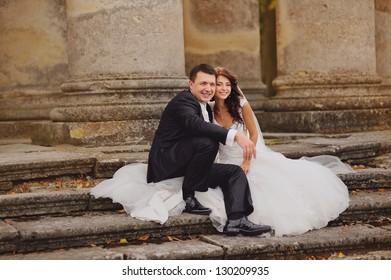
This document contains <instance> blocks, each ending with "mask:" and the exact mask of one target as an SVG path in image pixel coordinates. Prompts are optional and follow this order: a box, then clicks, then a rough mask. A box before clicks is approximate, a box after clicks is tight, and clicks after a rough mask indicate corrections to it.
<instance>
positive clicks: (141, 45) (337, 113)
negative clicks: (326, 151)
mask: <svg viewBox="0 0 391 280" xmlns="http://www.w3.org/2000/svg"><path fill="white" fill-rule="evenodd" d="M260 5H265V6H262V8H265V9H263V10H264V11H265V10H266V13H265V14H266V15H267V17H266V18H265V21H264V22H262V23H261V26H262V27H263V29H262V30H263V32H264V33H266V32H269V33H268V34H269V36H262V38H263V40H262V44H261V34H263V33H261V32H260V22H259V19H260V12H259V11H260V8H261V7H260ZM390 28H391V1H388V0H345V1H339V0H311V1H310V0H289V1H287V0H265V1H258V0H241V1H235V0H214V1H208V0H162V1H153V0H117V1H111V0H55V1H53V0H39V1H34V0H13V1H0V36H1V40H0V101H1V102H0V132H1V133H0V135H1V137H3V138H4V137H29V138H31V139H32V141H33V143H36V144H41V145H56V144H64V143H65V144H74V145H88V146H91V145H92V146H94V145H138V144H149V143H150V141H151V139H152V136H153V133H154V131H155V129H156V126H157V123H158V121H159V118H160V114H161V112H162V110H163V108H164V106H165V104H166V103H167V102H168V101H169V100H170V99H171V98H172V97H173V96H174V95H175V94H176V93H177V92H179V91H180V90H182V89H184V88H187V85H188V78H187V75H188V72H189V71H190V69H191V68H192V67H193V66H194V65H196V64H198V63H209V64H211V65H214V66H224V67H227V68H229V69H231V70H232V71H234V72H236V73H237V74H238V76H239V82H240V86H241V88H242V89H243V91H244V93H245V94H246V96H247V98H248V99H249V100H250V102H251V104H252V107H253V109H254V111H255V112H256V115H257V117H258V119H259V121H260V125H261V128H262V129H263V130H265V131H272V132H316V133H340V132H349V131H364V130H376V129H380V130H383V129H389V128H390V127H391V114H390V111H391V110H390V108H391V98H390V97H391V66H390V65H391V33H390V32H387V30H390ZM270 32H272V33H270ZM270 34H271V35H270ZM265 38H266V39H265ZM262 50H268V51H266V52H265V51H262ZM273 53H275V56H276V57H275V58H274V57H273V55H272V54H273ZM265 65H266V66H265ZM262 66H263V67H262ZM271 68H273V69H276V71H275V73H274V76H273V75H272V78H270V75H269V76H268V79H267V80H265V79H264V78H263V77H264V76H265V73H271V72H272V71H270V69H271Z"/></svg>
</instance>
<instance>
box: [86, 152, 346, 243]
mask: <svg viewBox="0 0 391 280" xmlns="http://www.w3.org/2000/svg"><path fill="white" fill-rule="evenodd" d="M258 158H259V159H256V160H253V162H252V165H251V171H250V173H249V174H248V176H247V177H248V179H249V183H250V189H251V195H252V199H253V205H254V209H255V210H254V212H253V213H252V214H251V215H250V216H249V219H250V220H251V221H252V222H254V223H257V224H266V225H270V226H271V227H272V229H273V230H274V234H275V235H276V236H282V235H297V234H301V233H304V232H306V231H309V230H311V229H318V228H321V227H324V226H326V225H327V223H328V222H329V221H331V220H334V219H335V218H337V217H338V216H339V214H340V213H342V212H343V211H344V210H345V209H346V208H347V207H348V205H349V195H348V190H347V187H346V186H345V184H344V183H343V182H342V181H341V180H340V179H339V178H338V177H337V176H336V175H335V174H334V173H333V172H332V171H331V170H330V169H329V168H326V167H324V166H322V165H320V164H318V163H314V162H311V161H310V160H308V159H300V160H292V159H288V158H286V157H284V156H283V155H282V154H280V153H277V152H273V151H271V150H269V151H262V154H260V155H259V156H258ZM238 160H239V159H238ZM231 163H234V162H231ZM236 164H238V163H236ZM146 172H147V165H146V164H131V165H127V166H124V167H122V168H121V169H119V170H118V171H117V172H116V173H115V174H114V176H113V178H112V179H108V180H106V181H103V182H101V183H100V184H98V185H97V186H96V187H94V188H93V189H92V190H91V194H92V195H94V196H95V197H96V198H97V197H109V198H111V199H112V200H113V201H114V202H118V203H120V204H122V205H123V207H124V209H125V211H126V212H128V213H129V214H130V215H131V216H132V217H135V218H138V219H141V220H148V221H156V222H159V223H161V224H163V223H164V222H166V221H167V219H168V217H169V216H174V215H179V214H181V213H182V211H183V209H184V206H185V205H184V202H183V199H182V189H181V186H182V181H183V177H181V178H174V179H169V180H164V181H162V182H159V183H149V184H148V183H146ZM196 197H197V198H198V200H199V201H200V202H201V203H202V204H203V205H204V206H206V207H209V208H211V209H212V213H211V214H210V218H211V220H212V222H213V225H214V226H215V227H216V229H217V230H218V231H220V232H222V231H223V227H224V225H225V223H226V220H227V217H226V213H225V207H224V200H223V194H222V191H221V190H220V188H216V189H209V191H207V192H203V193H201V192H197V193H196Z"/></svg>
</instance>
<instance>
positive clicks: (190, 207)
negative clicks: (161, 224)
mask: <svg viewBox="0 0 391 280" xmlns="http://www.w3.org/2000/svg"><path fill="white" fill-rule="evenodd" d="M185 202H186V206H185V212H187V213H190V214H197V215H209V214H210V213H211V212H212V210H210V208H206V207H204V206H202V204H201V203H200V202H199V201H198V200H197V198H195V197H191V196H189V197H188V198H186V200H185Z"/></svg>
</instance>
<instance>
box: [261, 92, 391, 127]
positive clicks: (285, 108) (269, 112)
mask: <svg viewBox="0 0 391 280" xmlns="http://www.w3.org/2000/svg"><path fill="white" fill-rule="evenodd" d="M256 116H257V118H258V120H259V122H260V126H261V128H262V130H264V131H268V132H303V133H345V132H359V131H371V130H386V129H390V128H391V99H390V98H389V97H388V96H367V97H357V96H356V97H334V98H331V97H330V98H300V99H295V98H291V99H288V98H283V99H280V98H272V99H269V100H268V101H266V102H264V103H263V105H262V110H261V111H257V112H256Z"/></svg>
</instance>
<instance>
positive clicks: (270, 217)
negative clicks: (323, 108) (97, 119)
mask: <svg viewBox="0 0 391 280" xmlns="http://www.w3.org/2000/svg"><path fill="white" fill-rule="evenodd" d="M216 70H217V82H216V93H215V96H214V99H215V102H212V103H211V106H212V108H213V111H214V119H213V122H214V123H215V124H217V125H220V126H223V127H226V128H234V129H236V130H238V131H243V132H245V133H247V135H248V136H249V138H250V139H251V140H252V141H253V142H254V143H255V144H256V149H257V158H256V159H253V160H252V161H251V162H250V161H243V151H242V149H241V148H240V146H239V145H237V144H236V142H235V143H234V145H233V146H225V145H222V144H220V147H219V154H218V158H217V159H216V160H217V161H219V162H222V163H231V164H237V165H240V166H241V167H242V169H243V170H244V172H245V173H246V174H247V177H248V181H249V184H250V189H251V196H252V199H253V206H254V212H253V213H252V214H251V215H250V216H249V217H248V218H249V220H250V221H252V222H253V223H256V224H267V225H270V226H271V227H272V229H273V230H274V235H275V236H283V235H298V234H302V233H304V232H307V231H309V230H312V229H319V228H322V227H325V226H326V225H327V224H328V222H329V221H331V220H334V219H336V218H337V217H338V216H339V214H340V213H342V212H343V211H344V210H345V209H346V208H347V207H348V206H349V194H348V190H347V187H346V186H345V184H344V183H343V182H342V181H341V180H340V179H339V178H338V176H336V174H341V173H348V172H354V171H353V169H351V168H350V167H349V166H347V165H346V164H344V163H342V162H341V161H340V160H339V159H338V158H337V157H334V156H326V155H325V156H318V157H313V158H301V159H299V160H293V159H289V158H286V157H285V156H284V155H282V154H281V153H278V152H274V151H272V150H271V149H269V148H268V147H266V146H265V144H264V141H263V138H262V134H261V130H260V128H259V125H258V122H257V120H256V118H255V116H254V114H253V112H252V110H251V107H250V104H249V103H248V101H247V100H246V99H245V97H244V95H243V93H242V92H241V90H240V89H239V87H238V81H237V77H236V75H235V74H234V73H232V72H230V71H229V70H227V69H225V68H221V67H218V68H216ZM146 172H147V164H142V163H137V164H130V165H126V166H124V167H122V168H120V169H119V170H118V171H117V172H116V173H115V174H114V176H113V178H111V179H108V180H105V181H103V182H101V183H100V184H98V185H97V186H96V187H94V188H92V189H91V194H92V195H93V196H94V197H96V198H98V197H108V198H111V199H112V200H113V202H117V203H120V204H122V206H123V207H124V209H125V211H126V212H127V213H129V214H130V215H131V216H132V217H135V218H138V219H141V220H148V221H156V222H159V223H161V224H163V223H165V222H166V221H167V219H168V217H169V216H174V215H179V214H181V213H182V211H183V210H184V207H185V203H184V201H183V198H182V181H183V177H179V178H173V179H167V180H164V181H161V182H158V183H147V182H146ZM196 197H197V199H198V200H199V201H200V202H201V204H203V205H204V206H205V207H208V208H210V209H212V213H211V214H210V218H211V220H212V223H213V225H214V227H215V228H216V229H217V230H218V231H220V232H223V228H224V225H225V224H226V221H227V216H226V213H225V207H224V199H223V193H222V191H221V189H220V188H216V189H209V190H208V191H207V192H196Z"/></svg>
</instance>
